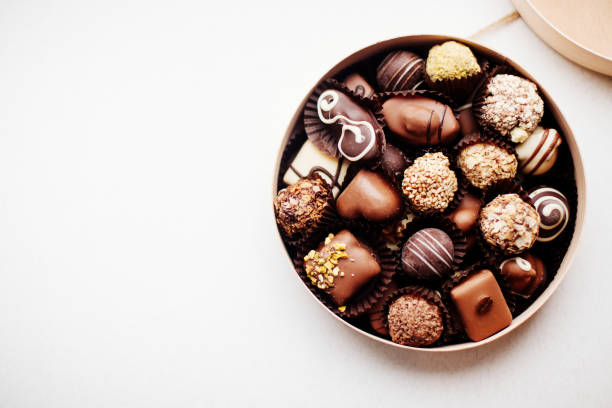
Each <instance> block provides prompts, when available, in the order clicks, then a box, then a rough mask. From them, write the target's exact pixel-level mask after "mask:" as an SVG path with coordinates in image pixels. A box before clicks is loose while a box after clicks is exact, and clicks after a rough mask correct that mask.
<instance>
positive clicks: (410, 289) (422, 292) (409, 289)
mask: <svg viewBox="0 0 612 408" xmlns="http://www.w3.org/2000/svg"><path fill="white" fill-rule="evenodd" d="M409 294H415V295H418V296H420V297H422V298H424V299H426V300H427V301H429V302H430V303H433V304H435V305H436V306H438V308H439V309H440V312H441V313H440V314H441V315H442V323H443V325H444V330H443V332H442V335H441V336H440V338H439V339H438V340H437V341H436V342H434V343H433V344H431V345H429V346H423V347H437V346H441V345H443V344H447V343H448V342H449V340H450V339H451V337H452V335H453V330H454V327H455V323H454V322H453V318H452V316H451V314H450V313H449V311H448V308H447V307H446V305H445V304H444V301H443V300H442V298H441V296H440V295H439V294H438V293H436V292H435V291H433V290H432V289H430V288H427V287H425V286H417V285H414V286H406V287H403V288H401V289H398V290H396V291H395V292H393V293H392V294H391V295H389V296H388V297H387V298H385V302H384V305H383V308H382V315H383V319H384V320H383V322H384V325H385V329H386V330H387V332H389V320H388V316H389V307H390V306H391V304H392V303H393V302H394V301H395V299H397V298H399V297H401V296H403V295H409Z"/></svg>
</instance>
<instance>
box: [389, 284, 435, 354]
mask: <svg viewBox="0 0 612 408" xmlns="http://www.w3.org/2000/svg"><path fill="white" fill-rule="evenodd" d="M387 319H388V322H389V334H390V335H391V340H393V341H394V342H395V343H399V344H403V345H405V346H414V347H422V346H429V345H431V344H433V343H435V342H436V341H437V340H438V339H439V338H440V336H442V332H443V331H444V323H443V322H442V312H441V310H440V308H439V307H438V306H437V305H435V304H434V303H432V302H430V301H429V300H427V299H425V298H423V297H422V296H419V295H417V294H406V295H402V296H400V297H399V298H397V299H395V300H394V301H393V303H391V305H390V306H389V314H388V317H387Z"/></svg>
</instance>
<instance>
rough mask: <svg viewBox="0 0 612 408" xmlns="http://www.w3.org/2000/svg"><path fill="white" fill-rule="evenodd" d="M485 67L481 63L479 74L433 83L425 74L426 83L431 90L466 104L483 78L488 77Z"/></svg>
mask: <svg viewBox="0 0 612 408" xmlns="http://www.w3.org/2000/svg"><path fill="white" fill-rule="evenodd" d="M483 66H484V64H483V63H480V72H479V73H477V74H473V75H470V76H468V77H465V78H457V79H442V80H438V81H432V80H431V78H429V75H427V73H425V82H427V86H428V87H429V88H430V89H433V90H435V91H438V92H442V93H444V94H446V95H449V96H450V97H452V98H453V99H454V100H456V101H457V102H458V103H464V102H465V101H467V100H469V98H470V96H471V95H473V93H474V91H475V89H477V87H478V85H479V84H480V82H481V81H482V78H484V77H485V76H486V72H485V70H484V69H483Z"/></svg>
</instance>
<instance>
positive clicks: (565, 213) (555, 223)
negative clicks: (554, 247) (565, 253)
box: [529, 187, 570, 242]
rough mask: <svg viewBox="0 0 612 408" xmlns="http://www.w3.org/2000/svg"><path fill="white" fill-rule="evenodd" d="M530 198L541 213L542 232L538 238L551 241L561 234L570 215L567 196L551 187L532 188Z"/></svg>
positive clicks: (542, 240)
mask: <svg viewBox="0 0 612 408" xmlns="http://www.w3.org/2000/svg"><path fill="white" fill-rule="evenodd" d="M529 198H530V199H531V202H532V203H533V206H534V207H535V209H536V211H537V212H538V214H539V215H540V233H539V234H538V238H537V240H538V241H540V242H549V241H552V240H553V239H555V238H557V237H558V236H559V235H561V233H562V232H563V231H564V230H565V228H566V227H567V224H568V221H569V217H570V212H569V203H568V201H567V198H565V196H564V195H563V194H562V193H561V192H560V191H558V190H555V189H554V188H550V187H537V188H534V189H531V190H530V191H529Z"/></svg>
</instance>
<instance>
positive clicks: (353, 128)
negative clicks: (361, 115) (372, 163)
mask: <svg viewBox="0 0 612 408" xmlns="http://www.w3.org/2000/svg"><path fill="white" fill-rule="evenodd" d="M339 100H340V95H339V94H338V92H337V91H334V90H333V89H328V90H326V91H325V92H323V93H322V94H321V95H320V96H319V100H318V101H317V113H318V114H319V119H320V120H321V122H323V123H325V124H326V125H333V124H334V123H336V122H338V121H343V122H344V123H342V133H341V134H340V139H339V140H338V150H339V151H340V153H341V154H342V156H344V157H346V158H347V159H349V160H350V161H358V160H360V159H362V158H363V157H364V156H365V155H366V154H368V152H369V151H370V150H372V148H373V147H374V145H375V144H376V132H375V131H374V126H372V124H371V123H370V122H367V121H365V120H352V119H350V118H348V117H346V116H344V115H340V114H338V115H335V116H331V115H332V113H331V111H332V109H333V108H334V107H335V106H336V105H337V104H338V101H339ZM325 113H327V114H328V115H327V117H326V116H325ZM362 128H365V133H367V134H364V132H363V131H362ZM347 132H348V133H352V134H353V137H354V138H355V143H357V144H359V143H365V142H367V141H368V140H369V142H367V143H368V144H367V145H366V146H365V147H364V149H363V150H362V151H361V152H360V153H359V154H358V155H357V156H349V155H347V154H346V153H345V152H344V151H343V149H342V141H343V140H344V136H346V134H347Z"/></svg>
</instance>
